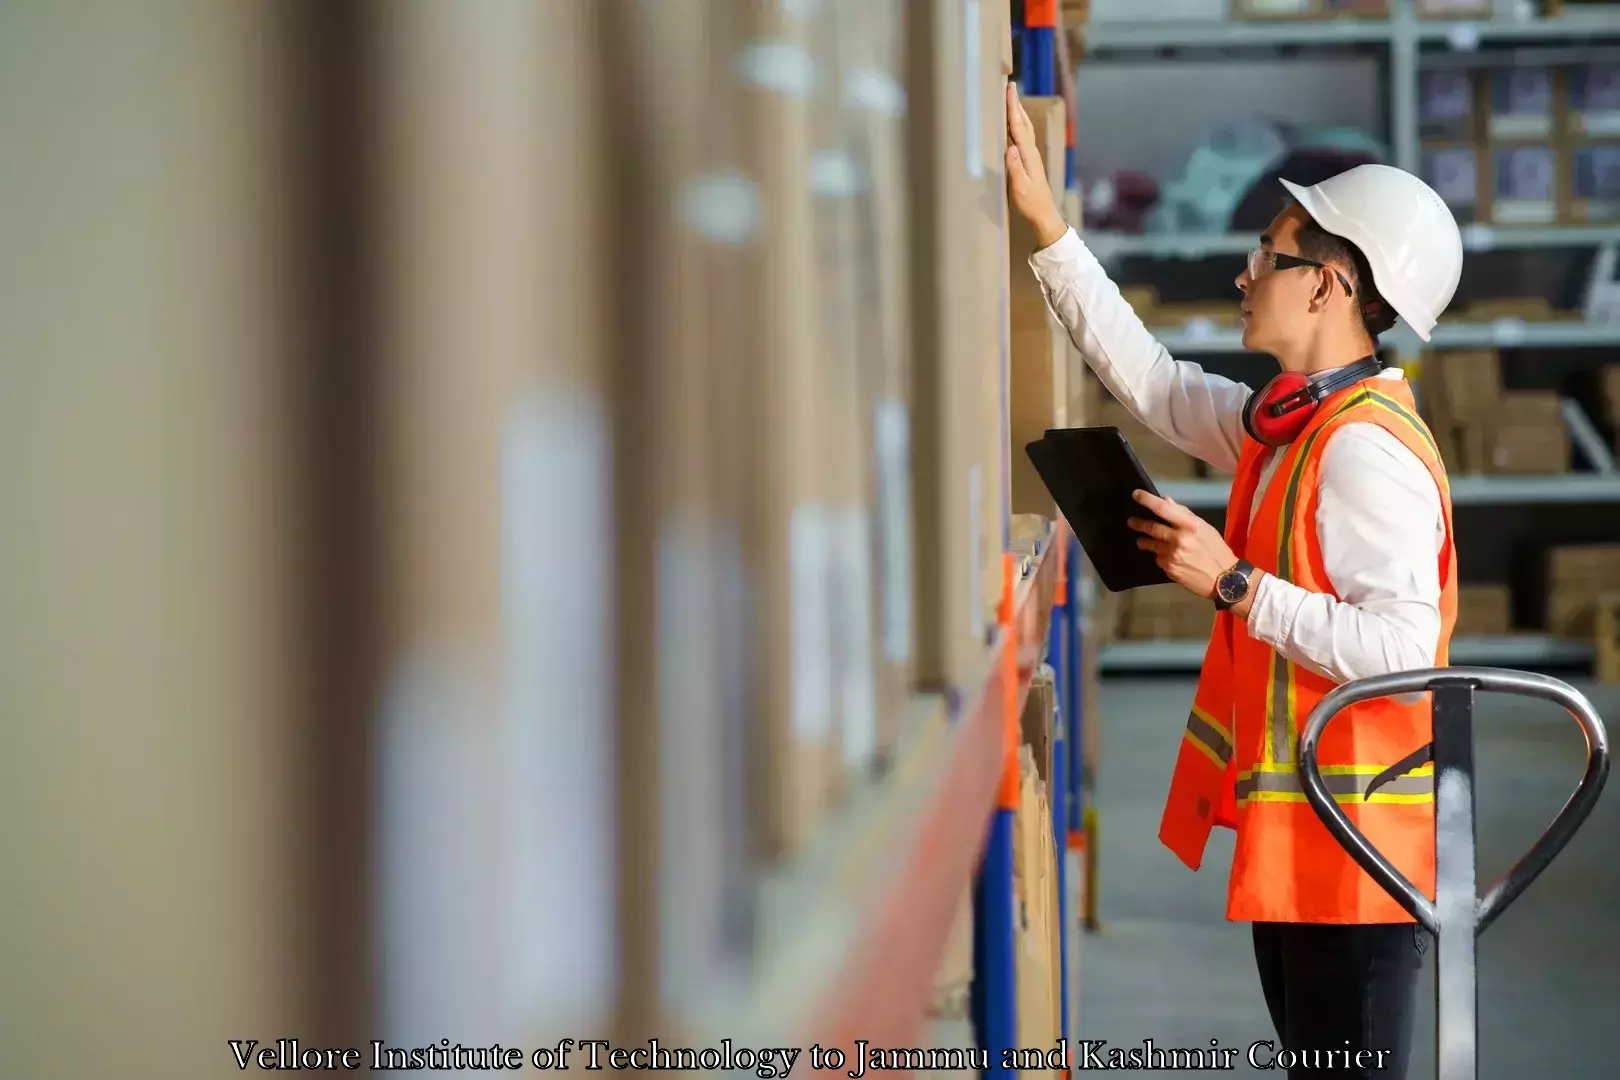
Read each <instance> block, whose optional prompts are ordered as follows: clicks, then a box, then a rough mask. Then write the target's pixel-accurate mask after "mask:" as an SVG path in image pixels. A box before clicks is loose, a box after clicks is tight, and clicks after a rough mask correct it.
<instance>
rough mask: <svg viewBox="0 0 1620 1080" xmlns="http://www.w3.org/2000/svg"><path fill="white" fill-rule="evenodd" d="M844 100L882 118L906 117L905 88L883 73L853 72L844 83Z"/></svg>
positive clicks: (892, 77) (869, 71)
mask: <svg viewBox="0 0 1620 1080" xmlns="http://www.w3.org/2000/svg"><path fill="white" fill-rule="evenodd" d="M844 100H845V101H846V102H848V103H849V104H851V105H855V106H857V107H859V108H862V109H870V110H871V111H872V112H875V113H878V114H880V115H883V116H888V117H892V118H893V119H896V120H898V119H900V118H901V117H903V116H905V115H906V88H905V87H903V86H901V85H900V83H899V82H898V81H897V80H896V79H895V78H894V76H892V75H890V74H888V73H887V72H883V71H871V70H868V71H855V72H851V73H850V75H849V78H848V79H846V80H845V82H844Z"/></svg>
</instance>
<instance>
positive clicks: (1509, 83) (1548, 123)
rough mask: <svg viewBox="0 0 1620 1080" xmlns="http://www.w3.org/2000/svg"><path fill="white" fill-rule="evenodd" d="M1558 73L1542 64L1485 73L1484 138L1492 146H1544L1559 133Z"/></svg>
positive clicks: (1559, 79)
mask: <svg viewBox="0 0 1620 1080" xmlns="http://www.w3.org/2000/svg"><path fill="white" fill-rule="evenodd" d="M1560 83H1561V78H1560V76H1559V73H1558V72H1557V70H1555V69H1554V68H1551V67H1547V66H1544V65H1513V66H1509V67H1498V68H1491V69H1488V70H1487V71H1486V72H1485V84H1486V87H1487V94H1488V100H1489V102H1490V113H1489V117H1488V120H1487V122H1486V126H1485V135H1486V137H1487V138H1488V139H1490V141H1491V142H1492V143H1501V142H1526V143H1545V142H1547V141H1548V140H1550V139H1551V138H1552V137H1553V134H1554V133H1555V132H1556V131H1557V130H1558V115H1559V114H1558V109H1559V105H1560V94H1559V85H1560Z"/></svg>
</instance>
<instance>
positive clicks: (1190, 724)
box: [1187, 711, 1232, 765]
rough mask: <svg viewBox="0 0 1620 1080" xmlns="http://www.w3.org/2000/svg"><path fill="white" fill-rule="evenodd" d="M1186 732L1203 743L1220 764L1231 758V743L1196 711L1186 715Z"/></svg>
mask: <svg viewBox="0 0 1620 1080" xmlns="http://www.w3.org/2000/svg"><path fill="white" fill-rule="evenodd" d="M1187 733H1188V734H1190V735H1191V736H1192V737H1193V738H1195V739H1197V740H1198V741H1199V742H1201V743H1203V744H1204V745H1205V746H1207V747H1208V748H1209V749H1210V750H1212V751H1214V753H1215V756H1216V757H1218V758H1220V759H1221V764H1223V765H1224V764H1226V763H1227V762H1228V761H1231V760H1232V744H1231V743H1229V742H1227V741H1226V736H1225V735H1222V734H1221V733H1220V732H1219V731H1218V730H1216V728H1215V725H1214V724H1211V723H1210V722H1209V721H1208V720H1205V719H1204V718H1203V717H1201V716H1199V715H1198V713H1197V711H1194V712H1191V713H1189V714H1188V715H1187Z"/></svg>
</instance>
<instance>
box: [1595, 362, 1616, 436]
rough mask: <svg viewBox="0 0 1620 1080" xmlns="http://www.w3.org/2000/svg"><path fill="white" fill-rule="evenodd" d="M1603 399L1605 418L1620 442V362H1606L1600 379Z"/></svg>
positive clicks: (1600, 392)
mask: <svg viewBox="0 0 1620 1080" xmlns="http://www.w3.org/2000/svg"><path fill="white" fill-rule="evenodd" d="M1598 393H1599V394H1600V395H1601V396H1602V401H1603V419H1604V421H1605V422H1606V423H1607V424H1608V425H1609V430H1611V431H1613V432H1615V434H1616V441H1617V442H1620V364H1605V365H1603V371H1602V373H1601V374H1600V375H1599V379H1598Z"/></svg>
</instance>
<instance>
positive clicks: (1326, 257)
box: [1298, 216, 1395, 340]
mask: <svg viewBox="0 0 1620 1080" xmlns="http://www.w3.org/2000/svg"><path fill="white" fill-rule="evenodd" d="M1298 242H1299V253H1300V255H1301V257H1303V258H1306V259H1310V260H1312V261H1314V262H1320V263H1328V264H1339V265H1342V266H1346V267H1348V268H1349V271H1350V272H1349V273H1348V274H1346V275H1345V276H1346V277H1347V278H1349V279H1350V287H1351V288H1352V289H1354V290H1355V293H1356V297H1357V299H1358V300H1359V301H1360V307H1359V309H1358V310H1359V312H1360V316H1361V326H1362V329H1364V330H1366V331H1367V333H1368V335H1369V336H1371V337H1372V338H1373V339H1374V340H1376V339H1377V337H1378V335H1379V334H1382V333H1383V332H1384V331H1385V330H1388V329H1389V328H1390V327H1392V326H1394V325H1395V312H1394V310H1393V309H1392V308H1391V307H1390V306H1389V303H1388V302H1387V301H1386V300H1385V299H1384V298H1383V297H1382V296H1380V295H1378V286H1377V285H1376V284H1375V283H1374V282H1373V276H1372V267H1371V266H1369V265H1368V264H1367V257H1366V256H1365V255H1363V254H1362V253H1361V249H1360V248H1358V247H1356V245H1354V244H1352V243H1350V242H1349V241H1348V240H1345V239H1343V238H1341V237H1338V236H1334V235H1333V234H1332V233H1330V232H1328V231H1327V230H1326V229H1324V228H1322V226H1320V225H1318V224H1317V223H1316V220H1315V219H1314V218H1311V217H1308V216H1307V217H1306V219H1305V221H1304V223H1303V224H1301V225H1300V227H1299V241H1298Z"/></svg>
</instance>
